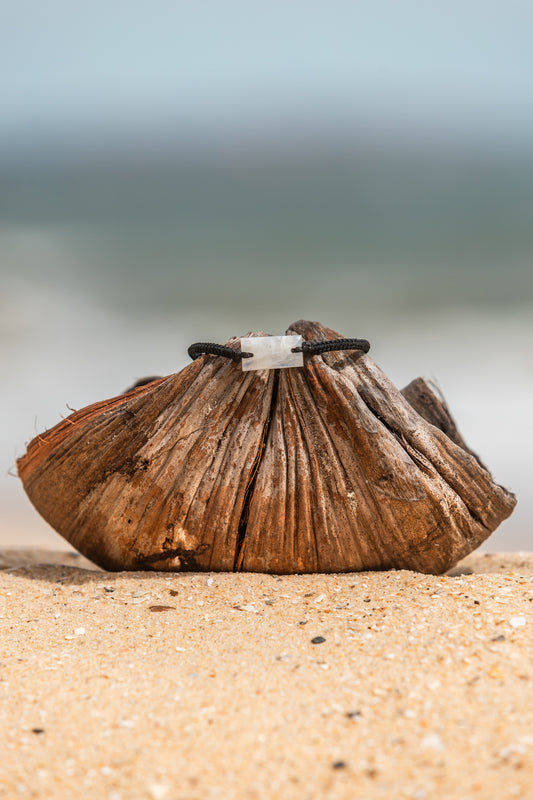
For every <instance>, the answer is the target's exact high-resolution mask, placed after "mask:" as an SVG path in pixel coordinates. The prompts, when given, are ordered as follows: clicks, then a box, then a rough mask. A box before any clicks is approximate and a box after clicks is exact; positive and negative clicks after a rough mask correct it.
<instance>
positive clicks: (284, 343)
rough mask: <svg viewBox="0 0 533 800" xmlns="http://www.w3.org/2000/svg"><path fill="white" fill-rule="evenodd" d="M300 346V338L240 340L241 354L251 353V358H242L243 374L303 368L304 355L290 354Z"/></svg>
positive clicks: (274, 337) (266, 337)
mask: <svg viewBox="0 0 533 800" xmlns="http://www.w3.org/2000/svg"><path fill="white" fill-rule="evenodd" d="M301 346H302V337H301V336H254V337H245V338H243V339H241V350H242V352H243V353H253V354H254V357H253V358H243V359H242V361H241V364H242V369H243V372H250V370H253V369H286V368H287V367H303V365H304V354H303V353H292V352H291V350H292V348H293V347H301Z"/></svg>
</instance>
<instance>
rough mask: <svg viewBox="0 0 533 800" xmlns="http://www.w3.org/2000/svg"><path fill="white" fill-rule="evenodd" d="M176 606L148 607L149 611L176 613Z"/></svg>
mask: <svg viewBox="0 0 533 800" xmlns="http://www.w3.org/2000/svg"><path fill="white" fill-rule="evenodd" d="M175 610H176V606H148V611H175Z"/></svg>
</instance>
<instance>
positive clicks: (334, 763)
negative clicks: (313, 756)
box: [331, 761, 348, 769]
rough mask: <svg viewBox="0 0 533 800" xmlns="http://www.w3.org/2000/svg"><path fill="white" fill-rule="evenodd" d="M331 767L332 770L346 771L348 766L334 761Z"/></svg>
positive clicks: (344, 762)
mask: <svg viewBox="0 0 533 800" xmlns="http://www.w3.org/2000/svg"><path fill="white" fill-rule="evenodd" d="M331 766H332V767H333V769H346V767H347V766H348V764H347V763H346V761H334V762H333V764H332V765H331Z"/></svg>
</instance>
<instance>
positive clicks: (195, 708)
mask: <svg viewBox="0 0 533 800" xmlns="http://www.w3.org/2000/svg"><path fill="white" fill-rule="evenodd" d="M0 631H1V633H0V637H1V638H0V698H1V700H0V742H1V744H0V751H1V756H0V798H19V797H21V798H30V797H32V798H33V797H37V798H73V797H80V796H88V797H95V798H103V799H104V800H135V798H146V799H147V800H196V799H198V800H200V799H201V800H204V798H229V799H231V798H238V799H240V798H254V799H255V798H257V799H258V800H259V799H260V798H288V799H290V798H298V800H301V799H302V798H317V799H318V798H350V799H355V800H356V799H357V798H360V799H361V800H371V798H412V799H413V800H431V798H446V800H453V799H454V798H465V799H466V798H498V800H503V799H504V798H515V797H523V798H532V797H533V698H532V687H533V555H530V554H523V553H522V554H520V553H512V554H500V555H488V554H482V555H473V556H470V557H469V558H468V559H466V560H465V561H464V562H462V564H461V565H460V566H459V567H458V568H456V569H455V570H454V571H453V572H452V574H451V575H448V576H427V575H421V574H417V573H413V572H403V571H402V572H381V573H361V574H344V575H296V576H284V577H278V576H272V575H252V574H220V573H218V574H206V573H202V574H198V573H189V574H168V573H146V572H145V573H106V572H102V571H99V570H97V569H96V568H94V567H93V566H92V565H90V564H89V562H87V561H85V560H84V559H83V558H81V557H77V556H76V554H72V553H68V552H62V553H56V552H52V551H46V550H41V551H35V550H34V551H21V550H18V551H17V550H0Z"/></svg>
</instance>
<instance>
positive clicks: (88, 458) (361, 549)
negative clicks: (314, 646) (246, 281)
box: [18, 320, 516, 573]
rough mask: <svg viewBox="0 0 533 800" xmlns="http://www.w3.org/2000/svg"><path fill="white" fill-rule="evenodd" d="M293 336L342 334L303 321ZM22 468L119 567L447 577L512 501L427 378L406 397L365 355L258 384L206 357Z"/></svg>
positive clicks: (260, 376)
mask: <svg viewBox="0 0 533 800" xmlns="http://www.w3.org/2000/svg"><path fill="white" fill-rule="evenodd" d="M287 334H301V335H302V337H303V339H304V340H326V339H336V338H341V337H340V334H337V333H335V332H334V331H332V330H330V329H328V328H326V327H324V326H323V325H321V324H319V323H317V322H307V321H304V320H300V321H299V322H296V323H295V324H294V325H291V327H290V328H289V329H288V331H287ZM248 335H251V334H248ZM257 335H264V334H257ZM228 345H230V346H232V347H234V348H239V340H238V339H234V340H230V342H228ZM18 471H19V475H20V478H21V480H22V482H23V484H24V488H25V490H26V492H27V494H28V496H29V498H30V500H31V501H32V503H33V505H34V506H35V508H36V509H37V510H38V511H39V513H40V514H42V516H43V517H44V518H45V519H46V520H47V521H48V522H49V523H50V525H52V526H53V527H54V528H55V529H56V531H58V532H59V533H60V534H61V535H62V536H64V537H65V538H66V539H67V540H68V541H69V542H70V543H71V544H72V545H73V546H74V547H76V548H77V549H78V550H79V551H80V552H81V553H83V554H84V555H85V556H87V557H88V558H90V559H91V560H92V561H94V562H95V563H96V564H99V565H100V566H102V567H104V568H105V569H108V570H143V569H156V570H171V571H181V570H217V571H232V570H243V571H251V572H272V573H295V572H300V573H301V572H348V571H359V570H372V569H390V568H396V569H412V570H418V571H420V572H428V573H440V572H444V571H445V570H447V569H449V568H450V567H451V566H453V565H454V564H455V563H456V562H457V561H458V560H459V559H461V558H462V557H463V556H465V555H467V554H468V553H470V552H471V551H472V550H474V549H475V548H476V547H477V546H478V545H479V544H481V542H483V541H484V540H485V539H486V538H487V537H488V536H489V535H490V533H491V532H492V531H493V530H494V529H495V528H496V527H497V526H498V525H499V523H500V522H501V521H502V520H503V519H505V518H506V517H508V516H509V514H510V513H511V512H512V510H513V508H514V506H515V503H516V498H515V497H514V495H512V494H511V493H509V492H508V491H506V489H504V488H503V487H501V486H498V485H497V484H495V483H494V482H493V481H492V478H491V475H490V473H489V472H488V471H487V470H486V469H485V468H484V466H483V465H482V464H481V462H480V461H479V460H478V458H477V457H476V456H475V454H473V453H472V452H471V451H469V450H468V448H467V447H466V445H465V444H464V442H463V441H462V439H461V437H460V435H459V433H458V432H457V429H456V427H455V425H454V423H453V420H452V419H451V417H450V415H449V412H448V410H447V407H446V405H445V403H444V401H443V400H441V399H440V398H439V397H437V395H436V394H435V393H434V392H433V390H432V389H431V387H430V386H429V384H428V383H426V382H425V381H424V380H422V379H416V380H415V381H413V382H412V383H411V384H409V386H408V387H406V389H404V390H403V391H402V392H400V391H398V389H396V387H395V386H394V385H393V384H392V383H391V381H390V380H389V379H388V378H387V376H386V375H385V374H384V373H383V372H382V371H381V370H380V369H379V367H378V366H376V364H375V363H374V362H373V360H372V358H370V356H368V355H367V354H365V353H363V352H362V351H350V352H347V351H346V352H332V353H326V354H324V355H314V356H305V363H304V366H303V367H302V368H292V369H278V370H260V371H256V372H243V371H242V370H241V366H240V364H238V363H235V362H233V361H230V360H228V359H225V358H221V357H220V356H214V355H204V356H201V357H200V358H198V359H197V360H196V361H193V362H192V363H191V364H189V365H188V366H187V367H185V369H183V370H182V371H181V372H179V373H177V374H175V375H169V376H168V377H166V378H160V379H157V380H154V381H152V382H150V383H148V384H146V385H142V386H139V387H137V388H135V389H133V390H131V391H128V392H126V393H124V394H122V395H120V396H118V397H114V398H112V399H111V400H105V401H103V402H100V403H95V404H93V405H91V406H88V407H87V408H84V409H81V410H79V411H75V412H74V413H73V414H71V415H70V417H68V418H66V419H65V420H63V421H62V422H60V423H59V424H58V425H56V426H55V427H54V428H52V429H51V430H48V431H46V432H45V433H43V434H42V435H40V436H37V437H36V438H35V439H34V440H33V441H32V442H31V443H30V444H29V446H28V449H27V452H26V454H25V455H24V456H23V457H22V458H20V459H19V461H18Z"/></svg>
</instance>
